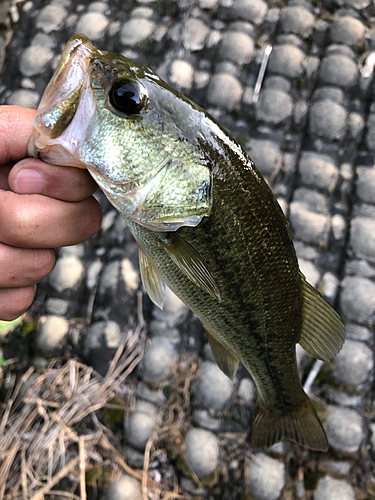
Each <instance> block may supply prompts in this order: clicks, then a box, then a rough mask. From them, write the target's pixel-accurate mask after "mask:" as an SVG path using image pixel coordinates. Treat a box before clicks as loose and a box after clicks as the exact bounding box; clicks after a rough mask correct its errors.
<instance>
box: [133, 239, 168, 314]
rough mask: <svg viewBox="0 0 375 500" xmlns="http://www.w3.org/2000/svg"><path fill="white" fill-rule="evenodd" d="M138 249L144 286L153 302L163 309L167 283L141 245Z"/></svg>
mask: <svg viewBox="0 0 375 500" xmlns="http://www.w3.org/2000/svg"><path fill="white" fill-rule="evenodd" d="M138 251H139V268H140V271H141V278H142V283H143V286H144V287H145V290H146V292H147V293H148V296H149V297H150V299H151V300H152V302H153V303H154V304H156V305H157V306H158V307H160V309H163V306H164V301H165V283H164V281H163V280H162V278H161V276H160V273H159V271H158V270H157V269H156V267H155V266H154V264H153V263H152V262H151V261H150V259H149V258H148V257H147V255H146V254H145V253H144V251H143V250H142V249H141V247H138Z"/></svg>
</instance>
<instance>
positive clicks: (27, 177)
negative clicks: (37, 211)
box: [14, 168, 44, 194]
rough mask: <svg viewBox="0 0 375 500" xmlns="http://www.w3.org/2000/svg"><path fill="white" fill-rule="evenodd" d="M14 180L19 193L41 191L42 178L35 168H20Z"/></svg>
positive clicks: (39, 192) (36, 192) (37, 192)
mask: <svg viewBox="0 0 375 500" xmlns="http://www.w3.org/2000/svg"><path fill="white" fill-rule="evenodd" d="M14 182H15V188H16V190H17V193H19V194H41V193H42V192H43V186H44V179H43V176H42V175H41V174H40V173H39V172H38V171H37V170H32V169H30V168H23V169H21V170H20V171H19V172H18V174H17V176H16V178H15V180H14Z"/></svg>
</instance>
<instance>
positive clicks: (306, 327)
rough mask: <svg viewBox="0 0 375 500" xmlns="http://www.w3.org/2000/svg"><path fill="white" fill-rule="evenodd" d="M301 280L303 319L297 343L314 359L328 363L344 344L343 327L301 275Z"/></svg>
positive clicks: (329, 307) (330, 308) (327, 305)
mask: <svg viewBox="0 0 375 500" xmlns="http://www.w3.org/2000/svg"><path fill="white" fill-rule="evenodd" d="M301 279H302V297H303V316H302V317H303V319H302V332H301V337H300V339H299V340H298V342H299V344H300V345H301V346H302V347H303V348H304V349H305V350H306V351H307V352H308V353H309V354H311V356H313V357H314V358H317V359H321V360H323V361H328V360H330V359H331V358H333V357H334V356H336V354H337V353H338V352H339V350H340V349H341V347H342V346H343V344H344V342H345V326H344V324H343V322H342V320H341V318H340V316H339V315H338V314H337V312H336V311H335V310H334V309H333V307H332V306H331V305H330V304H328V302H326V301H325V300H324V299H323V297H322V296H321V295H320V293H319V292H318V291H317V290H315V288H314V287H313V286H311V285H310V284H309V283H308V282H307V281H306V280H305V278H304V276H303V275H302V274H301Z"/></svg>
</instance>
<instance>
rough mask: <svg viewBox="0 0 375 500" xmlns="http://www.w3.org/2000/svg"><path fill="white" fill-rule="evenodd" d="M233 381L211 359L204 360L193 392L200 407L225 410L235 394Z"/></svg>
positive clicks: (214, 410) (218, 411)
mask: <svg viewBox="0 0 375 500" xmlns="http://www.w3.org/2000/svg"><path fill="white" fill-rule="evenodd" d="M233 389H234V385H233V381H232V380H230V379H229V378H228V377H227V376H226V375H225V374H224V373H223V372H222V371H221V370H220V368H219V367H218V366H217V364H216V363H212V362H211V361H204V362H203V363H202V365H201V367H200V377H199V378H198V380H197V381H196V382H195V384H194V388H193V393H194V397H195V403H196V405H197V406H198V407H200V408H204V409H211V410H212V411H213V412H214V413H221V412H223V411H224V410H225V409H226V407H227V405H228V403H229V401H230V399H231V397H232V394H233Z"/></svg>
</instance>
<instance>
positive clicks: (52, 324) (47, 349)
mask: <svg viewBox="0 0 375 500" xmlns="http://www.w3.org/2000/svg"><path fill="white" fill-rule="evenodd" d="M68 331H69V323H68V321H67V320H66V319H65V318H61V317H60V316H52V315H48V316H46V318H45V321H44V323H43V324H42V326H41V327H40V330H39V332H38V336H37V339H36V346H37V349H38V350H39V352H41V353H42V354H43V355H44V356H49V357H50V356H53V355H56V354H58V353H59V352H62V348H63V347H64V346H65V344H66V342H67V338H66V336H67V334H68Z"/></svg>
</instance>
